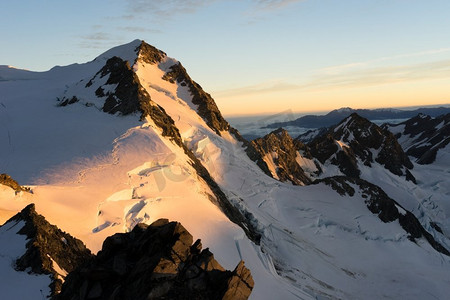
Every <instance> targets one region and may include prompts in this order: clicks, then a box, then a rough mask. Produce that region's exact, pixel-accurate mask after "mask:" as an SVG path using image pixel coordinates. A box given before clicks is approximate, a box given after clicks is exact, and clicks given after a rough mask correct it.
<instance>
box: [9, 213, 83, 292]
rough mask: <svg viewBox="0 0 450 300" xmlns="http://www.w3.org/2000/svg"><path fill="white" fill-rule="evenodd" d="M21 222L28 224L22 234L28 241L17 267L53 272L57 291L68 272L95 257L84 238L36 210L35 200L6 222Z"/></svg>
mask: <svg viewBox="0 0 450 300" xmlns="http://www.w3.org/2000/svg"><path fill="white" fill-rule="evenodd" d="M20 222H23V223H24V226H23V227H22V228H21V229H20V230H19V231H18V234H21V235H25V236H26V237H27V240H28V241H27V244H26V249H27V250H26V252H25V253H24V254H23V255H22V256H21V257H19V258H18V259H17V260H16V262H15V269H16V270H18V271H27V272H29V273H32V274H46V275H50V277H51V279H52V283H51V285H50V290H51V294H52V295H56V294H57V293H58V292H59V291H60V289H61V285H62V282H63V280H64V278H65V276H66V274H67V273H70V272H72V271H73V270H75V269H76V268H77V267H78V266H80V265H81V264H83V263H85V262H86V261H88V260H89V259H91V257H92V254H91V252H90V251H89V250H88V249H87V248H86V247H85V245H84V244H83V242H81V241H80V240H78V239H76V238H74V237H72V236H71V235H70V234H68V233H65V232H63V231H61V230H60V229H59V228H57V227H56V226H54V225H51V224H50V223H48V222H47V221H46V220H45V218H44V217H43V216H42V215H39V214H38V213H36V210H35V206H34V204H30V205H28V206H27V207H25V208H24V209H23V210H22V211H21V212H19V213H18V214H16V215H15V216H13V217H12V218H11V219H9V220H8V221H7V222H6V223H5V224H3V225H2V226H5V225H6V224H11V223H16V224H18V223H20ZM61 272H62V273H63V274H61Z"/></svg>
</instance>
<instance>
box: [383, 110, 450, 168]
mask: <svg viewBox="0 0 450 300" xmlns="http://www.w3.org/2000/svg"><path fill="white" fill-rule="evenodd" d="M402 127H403V128H404V129H403V130H402V131H400V132H398V130H397V128H402ZM383 128H386V129H388V130H394V131H396V132H397V133H396V137H397V139H400V140H402V143H403V147H404V148H405V151H406V154H408V155H410V156H413V157H415V158H416V159H417V160H416V162H417V163H419V164H430V163H433V162H434V161H435V160H436V155H437V153H438V151H439V150H440V149H442V148H444V147H446V146H447V145H448V144H449V143H450V113H448V114H445V115H441V116H438V117H435V118H432V117H430V116H427V115H423V114H419V115H417V116H415V117H414V118H411V119H409V120H407V121H405V122H402V123H400V124H396V125H393V124H385V125H383Z"/></svg>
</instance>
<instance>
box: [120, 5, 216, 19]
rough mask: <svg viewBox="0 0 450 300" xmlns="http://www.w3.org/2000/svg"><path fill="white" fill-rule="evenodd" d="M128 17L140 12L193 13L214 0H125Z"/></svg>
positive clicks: (167, 15)
mask: <svg viewBox="0 0 450 300" xmlns="http://www.w3.org/2000/svg"><path fill="white" fill-rule="evenodd" d="M126 2H127V8H128V10H129V12H130V14H127V15H124V17H127V18H129V19H131V18H133V17H134V16H139V15H142V14H152V15H153V16H156V17H157V18H160V19H161V18H162V19H165V18H171V17H173V16H174V15H176V14H181V13H182V14H186V13H194V12H196V11H197V10H198V9H200V8H202V7H204V6H207V5H210V4H212V3H214V2H216V1H215V0H127V1H126Z"/></svg>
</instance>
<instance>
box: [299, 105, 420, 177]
mask: <svg viewBox="0 0 450 300" xmlns="http://www.w3.org/2000/svg"><path fill="white" fill-rule="evenodd" d="M308 146H309V148H310V152H311V154H312V155H313V156H314V157H315V158H317V159H318V160H319V161H320V162H321V163H322V164H324V163H325V162H326V161H329V162H330V163H331V164H334V165H337V166H338V167H339V168H340V170H341V171H342V173H344V174H345V175H347V176H350V177H359V175H360V170H359V168H358V160H359V161H361V162H362V163H363V164H364V165H366V166H369V167H370V166H371V165H372V164H373V163H374V162H376V163H378V164H380V165H382V166H383V167H384V168H386V169H388V170H389V171H390V172H392V173H393V174H395V175H398V176H406V179H407V180H411V181H413V182H415V178H414V176H413V175H412V174H411V172H410V171H409V170H410V169H412V168H413V165H412V163H411V161H410V160H409V158H408V156H407V155H406V154H405V153H404V152H403V149H402V147H401V146H400V144H399V143H398V142H397V139H396V138H395V137H394V135H393V134H392V133H390V132H389V131H387V130H385V129H382V128H380V127H379V126H377V125H375V124H374V123H372V122H370V121H369V120H367V119H365V118H362V117H360V116H359V115H357V114H355V113H353V114H352V115H350V116H349V117H347V118H346V119H344V120H343V121H341V122H340V123H339V124H338V125H337V126H335V127H332V128H331V129H330V130H329V131H328V133H327V134H326V135H322V136H319V137H317V138H316V139H314V140H313V141H312V142H311V143H309V144H308Z"/></svg>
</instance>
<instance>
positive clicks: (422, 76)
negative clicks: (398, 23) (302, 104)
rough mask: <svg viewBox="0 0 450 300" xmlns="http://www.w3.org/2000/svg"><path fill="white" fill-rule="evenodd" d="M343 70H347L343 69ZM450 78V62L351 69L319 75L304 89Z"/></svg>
mask: <svg viewBox="0 0 450 300" xmlns="http://www.w3.org/2000/svg"><path fill="white" fill-rule="evenodd" d="M342 69H343V70H344V69H345V68H342ZM443 78H450V60H439V61H432V62H426V63H420V64H414V65H399V66H389V67H377V68H363V69H353V70H351V69H349V70H347V71H346V72H342V73H341V74H325V75H318V76H316V78H315V79H313V80H311V81H309V82H308V83H306V84H304V85H302V86H301V87H302V88H304V89H316V90H317V89H324V88H327V89H330V88H349V87H365V86H373V85H383V84H391V83H400V82H411V81H421V80H431V79H443Z"/></svg>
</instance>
